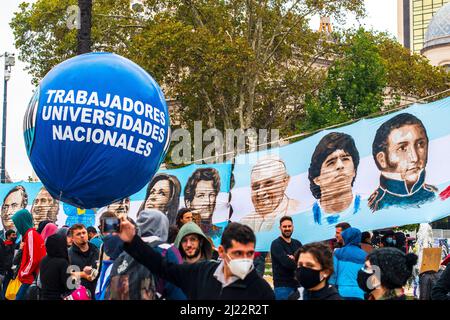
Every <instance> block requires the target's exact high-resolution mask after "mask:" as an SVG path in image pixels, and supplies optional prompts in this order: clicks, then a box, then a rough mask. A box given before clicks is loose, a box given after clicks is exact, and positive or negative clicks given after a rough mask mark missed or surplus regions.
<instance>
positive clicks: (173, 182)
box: [137, 173, 181, 225]
mask: <svg viewBox="0 0 450 320" xmlns="http://www.w3.org/2000/svg"><path fill="white" fill-rule="evenodd" d="M180 191H181V186H180V181H179V180H178V178H177V177H175V176H174V175H170V174H166V173H158V174H157V175H155V176H154V177H153V179H152V180H151V181H150V183H149V184H148V187H147V191H146V194H145V199H144V201H143V202H142V204H141V206H140V207H139V210H138V212H137V216H139V212H141V211H142V210H144V209H157V210H159V211H161V212H162V213H164V214H165V215H166V216H167V218H168V219H169V223H170V224H171V225H173V224H175V222H176V221H175V220H176V218H177V211H178V207H179V203H180Z"/></svg>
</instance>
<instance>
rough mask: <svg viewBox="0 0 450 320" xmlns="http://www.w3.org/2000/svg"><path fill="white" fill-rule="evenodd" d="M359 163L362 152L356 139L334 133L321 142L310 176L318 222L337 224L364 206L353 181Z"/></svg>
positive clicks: (313, 156)
mask: <svg viewBox="0 0 450 320" xmlns="http://www.w3.org/2000/svg"><path fill="white" fill-rule="evenodd" d="M358 164H359V153H358V150H357V149H356V145H355V142H354V141H353V138H352V137H351V136H349V135H348V134H345V133H340V132H331V133H329V134H327V135H326V136H324V137H323V138H322V139H321V140H320V142H319V143H318V144H317V146H316V149H315V150H314V153H313V155H312V157H311V164H310V166H309V172H308V178H309V181H310V189H311V193H312V195H313V196H314V198H316V199H317V201H316V202H315V203H314V205H313V208H312V209H313V214H314V222H315V223H317V224H323V223H327V224H335V223H338V222H339V221H340V220H342V219H345V217H348V216H349V215H352V214H355V213H357V212H358V211H359V208H360V202H361V199H360V196H359V195H354V194H353V190H352V187H353V183H354V182H355V179H356V172H357V169H358Z"/></svg>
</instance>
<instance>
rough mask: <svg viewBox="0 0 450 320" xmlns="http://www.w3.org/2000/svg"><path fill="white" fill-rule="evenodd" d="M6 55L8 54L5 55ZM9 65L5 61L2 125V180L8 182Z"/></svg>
mask: <svg viewBox="0 0 450 320" xmlns="http://www.w3.org/2000/svg"><path fill="white" fill-rule="evenodd" d="M5 56H6V55H5ZM6 72H7V66H6V62H5V79H4V86H3V125H2V169H1V170H2V173H1V182H2V183H5V182H6V168H5V162H6V161H5V158H6V106H7V105H6V104H7V102H6V101H7V100H6V98H7V91H8V80H6Z"/></svg>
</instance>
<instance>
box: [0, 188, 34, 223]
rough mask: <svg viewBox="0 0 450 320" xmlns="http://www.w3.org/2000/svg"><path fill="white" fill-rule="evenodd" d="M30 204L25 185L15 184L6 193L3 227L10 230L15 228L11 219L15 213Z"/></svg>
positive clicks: (3, 208) (3, 207) (3, 206)
mask: <svg viewBox="0 0 450 320" xmlns="http://www.w3.org/2000/svg"><path fill="white" fill-rule="evenodd" d="M27 204H28V194H27V192H26V191H25V188H24V187H23V186H20V185H19V186H15V187H14V188H12V189H11V190H9V192H8V193H7V194H6V196H5V198H4V199H3V204H2V224H3V229H4V230H5V231H8V230H10V229H13V228H14V223H13V221H12V220H11V218H12V216H13V215H14V213H16V212H17V211H19V210H21V209H25V208H26V206H27Z"/></svg>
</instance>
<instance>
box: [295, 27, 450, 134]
mask: <svg viewBox="0 0 450 320" xmlns="http://www.w3.org/2000/svg"><path fill="white" fill-rule="evenodd" d="M339 44H340V45H339ZM338 47H339V48H340V50H339V51H338V53H337V55H336V56H335V60H334V63H333V65H332V66H331V67H330V68H329V71H328V75H327V77H326V79H325V81H323V83H322V85H321V86H320V88H319V90H318V92H317V93H315V94H312V95H309V96H307V98H306V99H305V115H304V117H303V118H300V119H299V122H298V125H297V127H298V129H299V130H301V131H304V130H306V131H313V130H317V129H319V128H324V127H327V126H331V125H336V124H340V123H344V122H348V121H351V120H355V119H359V118H362V117H366V116H369V115H372V114H374V113H376V112H379V111H385V110H388V109H390V108H393V107H397V106H398V105H399V101H400V100H401V98H402V97H405V96H408V97H413V98H422V97H427V96H430V95H434V94H437V93H439V92H442V91H444V90H446V89H448V88H449V87H450V84H449V81H450V75H449V73H448V72H447V71H446V70H445V69H444V68H442V67H434V66H432V65H430V63H429V61H428V60H427V59H426V58H425V57H424V56H421V55H418V54H416V53H410V51H409V50H408V49H406V48H404V47H402V46H401V45H400V44H399V43H398V42H397V41H395V40H394V39H391V38H389V37H388V36H387V35H386V34H384V33H375V32H369V31H365V30H363V29H359V30H356V31H351V30H350V31H348V32H346V33H344V34H343V35H340V39H339V40H338ZM448 95H449V93H447V94H446V95H438V96H436V97H435V98H434V99H441V98H443V97H445V96H448ZM388 100H390V101H391V103H387V101H388ZM432 100H433V99H431V100H429V101H432Z"/></svg>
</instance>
